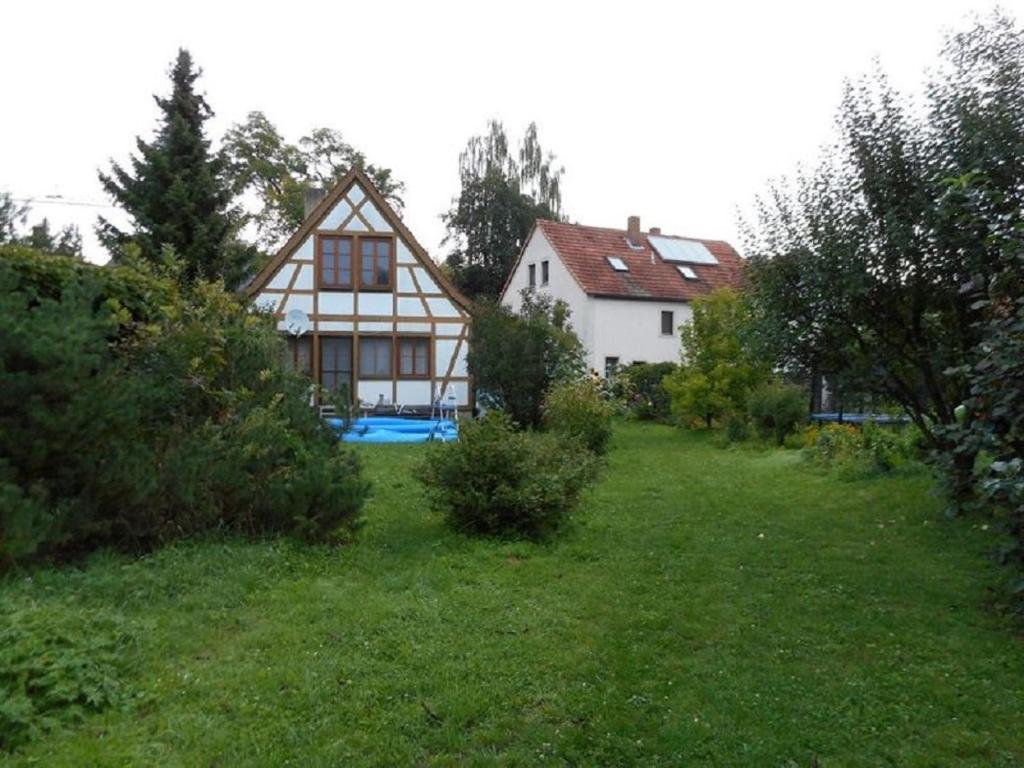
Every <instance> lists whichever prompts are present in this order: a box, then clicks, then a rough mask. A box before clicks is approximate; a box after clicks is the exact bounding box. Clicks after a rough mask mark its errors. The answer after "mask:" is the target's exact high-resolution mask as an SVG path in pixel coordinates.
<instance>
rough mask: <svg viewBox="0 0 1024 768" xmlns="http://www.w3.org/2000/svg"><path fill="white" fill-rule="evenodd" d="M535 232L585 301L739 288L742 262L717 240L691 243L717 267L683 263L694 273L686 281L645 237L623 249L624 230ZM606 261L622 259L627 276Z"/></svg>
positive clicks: (551, 226) (554, 224) (683, 297)
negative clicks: (636, 245)
mask: <svg viewBox="0 0 1024 768" xmlns="http://www.w3.org/2000/svg"><path fill="white" fill-rule="evenodd" d="M537 228H538V229H540V231H541V232H543V233H544V236H545V237H546V238H547V239H548V242H550V243H551V246H552V247H553V248H554V249H555V251H556V252H557V253H558V255H559V256H560V257H561V259H562V261H563V262H564V263H565V265H566V267H568V269H569V271H570V272H571V273H572V275H573V276H574V277H575V278H576V281H577V282H578V283H579V284H580V287H582V288H583V290H584V291H585V292H586V293H588V294H589V295H591V296H607V297H615V298H622V299H649V300H650V299H659V300H668V301H689V300H690V299H693V298H695V297H697V296H701V295H703V294H706V293H710V292H711V291H713V290H715V289H716V288H723V287H726V286H728V287H731V288H738V287H740V286H741V285H742V284H743V259H742V258H741V257H740V255H739V254H738V253H736V251H735V250H734V249H733V247H732V246H731V245H729V244H728V243H726V242H724V241H722V240H696V242H699V243H703V244H704V246H705V247H706V248H707V249H708V250H709V251H711V253H712V255H713V256H714V257H715V258H716V259H718V264H717V265H711V264H690V263H687V264H686V265H685V266H688V267H690V268H691V269H692V270H693V271H694V272H696V273H697V277H698V278H699V279H697V280H687V279H686V278H684V277H683V276H682V275H681V274H679V270H678V269H676V266H677V265H676V264H675V263H670V262H667V261H662V259H661V257H660V256H658V254H657V253H656V252H655V251H654V250H653V249H652V248H651V244H650V242H649V241H648V239H647V234H646V233H641V234H640V245H642V246H643V248H642V249H634V248H630V246H629V245H628V243H627V241H626V230H624V229H607V228H605V227H587V226H583V225H582V224H567V223H565V222H561V221H548V220H546V219H541V220H539V221H538V222H537ZM661 237H674V235H661ZM680 239H687V240H694V239H695V238H680ZM609 256H616V257H618V258H620V259H622V260H623V261H624V262H625V263H626V265H627V266H628V267H629V271H628V272H616V271H615V270H614V269H612V267H611V265H610V264H609V263H608V257H609ZM678 266H682V265H678Z"/></svg>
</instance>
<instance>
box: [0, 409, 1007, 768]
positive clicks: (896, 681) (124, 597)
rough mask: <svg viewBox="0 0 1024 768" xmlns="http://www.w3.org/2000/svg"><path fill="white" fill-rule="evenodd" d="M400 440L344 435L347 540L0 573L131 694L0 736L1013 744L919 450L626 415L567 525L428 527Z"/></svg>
mask: <svg viewBox="0 0 1024 768" xmlns="http://www.w3.org/2000/svg"><path fill="white" fill-rule="evenodd" d="M420 451H421V449H420V448H417V447H410V446H372V447H371V446H367V447H365V448H364V449H363V452H364V454H365V456H366V458H367V461H368V464H369V466H370V470H371V473H372V475H373V478H374V481H375V495H374V498H373V500H372V502H371V503H370V504H369V506H368V509H367V525H366V527H365V528H364V529H363V530H362V531H361V532H360V535H359V537H358V540H357V542H356V543H355V544H353V545H351V546H348V547H346V548H342V549H328V548H307V547H303V546H301V545H298V544H293V543H289V542H285V541H275V542H269V543H240V542H232V541H227V542H202V543H194V544H187V545H179V546H175V547H170V548H167V549H165V550H162V551H160V552H157V553H155V554H153V555H152V556H149V557H146V558H143V559H140V560H131V559H127V558H123V557H120V556H113V555H102V556H99V557H97V558H94V560H93V561H92V562H91V563H90V564H89V565H88V566H87V567H86V568H84V569H82V570H75V569H63V570H56V571H38V572H35V573H33V574H31V577H30V578H26V577H25V576H24V575H22V576H20V577H10V578H8V579H7V580H6V581H5V582H3V583H2V584H0V590H2V593H3V595H4V597H5V598H6V599H7V600H9V601H10V603H11V604H15V605H29V604H31V605H36V606H43V607H48V608H49V609H52V610H54V611H80V612H86V613H95V614H110V615H116V616H118V617H119V619H121V620H123V621H125V622H127V624H128V625H129V626H131V627H133V628H134V637H135V642H134V644H132V645H131V646H130V647H128V648H127V649H126V651H125V654H126V668H127V669H130V670H132V671H131V672H128V673H126V674H129V675H131V683H132V685H133V686H134V689H135V690H136V691H137V692H138V694H139V695H138V698H137V699H135V700H134V701H133V702H132V703H130V704H129V705H126V706H123V707H120V708H115V709H112V710H108V711H106V712H104V713H101V714H97V715H92V716H89V717H88V718H86V719H85V721H84V722H83V723H82V724H80V725H78V726H76V727H71V728H65V729H63V730H58V731H55V732H52V733H51V734H50V735H49V736H48V737H46V738H44V739H41V740H39V741H37V742H35V743H33V744H32V745H30V746H29V747H28V748H26V749H24V750H22V751H20V752H18V753H16V754H14V755H13V756H9V757H8V758H7V762H6V763H4V764H10V765H21V764H24V765H33V764H34V765H45V766H64V765H67V766H80V765H90V766H100V765H154V764H159V765H182V766H185V765H188V766H193V765H203V766H231V765H247V766H249V765H254V766H282V765H301V766H319V765H325V766H326V765H331V766H337V765H345V766H362V765H379V766H397V765H402V766H404V765H424V766H435V765H436V766H463V765H473V766H475V765H485V766H486V765H502V766H505V765H538V764H550V765H574V766H595V765H601V766H612V765H642V766H657V765H666V766H669V765H670V766H679V765H687V766H689V765H700V766H736V765H752V766H779V767H781V766H809V765H810V764H811V762H812V759H813V758H814V757H815V756H816V757H817V758H818V760H819V761H820V765H821V766H826V767H832V766H947V765H948V766H954V765H955V766H986V767H988V766H1019V765H1024V645H1022V643H1021V640H1020V637H1019V635H1017V634H1015V631H1014V628H1013V627H1012V626H1009V625H1008V624H1006V623H1005V622H1004V621H1003V620H1002V619H1000V617H999V614H998V612H996V611H993V610H991V609H990V608H989V607H988V603H989V601H990V598H989V589H990V587H991V585H993V584H995V583H996V581H997V578H998V574H997V572H996V568H995V566H993V565H992V564H991V561H990V560H989V559H987V557H986V553H987V552H988V551H989V550H990V549H991V548H992V547H993V546H995V543H996V542H995V538H994V534H993V533H992V532H991V531H987V530H984V529H983V528H982V526H981V525H979V524H978V523H977V521H971V520H960V521H948V520H946V519H945V518H944V517H943V516H942V514H941V511H940V509H941V504H940V503H939V500H937V499H935V498H933V497H932V496H930V495H929V493H928V488H929V480H928V478H927V477H925V476H923V475H919V476H902V477H894V478H882V479H873V480H861V481H856V482H842V481H839V480H836V479H835V478H834V477H832V476H829V475H825V474H820V473H816V472H813V471H811V470H809V469H807V468H806V467H804V466H801V465H800V463H799V457H798V455H797V454H796V453H795V452H785V451H765V452H752V451H745V450H722V449H719V448H716V447H714V446H712V445H711V443H710V441H709V440H708V438H707V437H706V436H705V435H701V434H699V433H697V434H695V433H683V432H679V431H675V430H671V429H669V428H663V427H657V426H642V425H633V424H627V425H622V426H621V427H620V428H619V430H618V432H617V434H616V436H615V439H614V442H613V449H612V452H611V454H610V457H609V467H608V470H607V472H606V474H605V477H604V480H603V481H602V483H601V484H600V486H599V487H598V488H597V489H596V490H595V491H594V492H593V493H592V494H591V495H590V496H588V497H587V499H586V501H585V502H584V505H583V507H582V508H581V510H580V511H579V513H578V514H577V516H576V519H575V521H574V525H573V526H572V527H571V529H570V530H569V531H568V532H567V533H566V534H565V535H563V536H561V537H560V538H558V539H557V540H555V541H552V542H549V543H546V544H529V543H521V542H519V543H515V542H511V543H510V542H491V541H482V540H472V539H466V538H463V537H459V536H456V535H454V534H452V533H450V532H448V531H447V530H446V529H445V528H444V527H443V525H442V523H441V520H440V519H439V517H438V516H437V515H435V514H433V513H431V512H430V511H429V510H427V509H426V508H425V506H424V504H423V501H422V497H421V493H420V490H419V488H418V487H417V485H416V484H415V482H414V481H413V480H412V479H411V477H410V468H411V466H412V465H413V463H414V462H415V461H417V459H418V457H419V455H420ZM0 762H3V759H2V758H0Z"/></svg>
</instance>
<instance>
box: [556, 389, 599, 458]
mask: <svg viewBox="0 0 1024 768" xmlns="http://www.w3.org/2000/svg"><path fill="white" fill-rule="evenodd" d="M612 413H613V411H612V406H611V405H610V404H609V403H608V401H607V400H606V399H605V398H604V396H603V395H602V393H601V389H600V386H599V384H598V382H596V381H595V380H593V379H581V380H578V381H573V382H565V383H562V384H556V385H555V386H553V387H552V388H551V389H550V390H548V394H547V396H546V397H545V399H544V426H545V427H546V428H547V429H548V430H550V431H551V432H554V433H556V434H559V435H561V436H563V437H567V438H570V439H572V440H575V441H576V442H578V443H580V444H581V445H584V446H586V448H587V449H588V450H590V451H591V452H593V453H594V454H596V455H598V456H603V455H604V453H605V452H606V451H607V450H608V441H609V440H611V437H612Z"/></svg>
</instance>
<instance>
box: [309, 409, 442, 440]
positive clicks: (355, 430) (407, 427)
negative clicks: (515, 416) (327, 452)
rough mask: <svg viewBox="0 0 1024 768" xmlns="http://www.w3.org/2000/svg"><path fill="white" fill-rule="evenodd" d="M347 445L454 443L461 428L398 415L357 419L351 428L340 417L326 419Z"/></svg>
mask: <svg viewBox="0 0 1024 768" xmlns="http://www.w3.org/2000/svg"><path fill="white" fill-rule="evenodd" d="M325 421H326V423H327V425H328V426H329V427H331V429H333V430H335V431H336V432H338V433H340V435H341V439H342V441H343V442H346V443H426V442H430V441H440V442H444V443H447V442H450V441H452V440H457V439H458V437H459V425H458V424H457V423H456V422H454V421H452V420H450V419H440V420H438V419H403V418H401V417H397V416H367V417H364V418H361V419H353V420H352V422H351V423H350V425H349V429H347V430H345V422H344V421H343V420H342V419H338V418H328V419H326V420H325Z"/></svg>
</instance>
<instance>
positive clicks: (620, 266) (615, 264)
mask: <svg viewBox="0 0 1024 768" xmlns="http://www.w3.org/2000/svg"><path fill="white" fill-rule="evenodd" d="M608 263H609V264H611V266H612V269H614V270H615V271H616V272H629V267H628V266H626V262H624V261H623V260H622V259H620V258H619V257H618V256H609V257H608Z"/></svg>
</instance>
